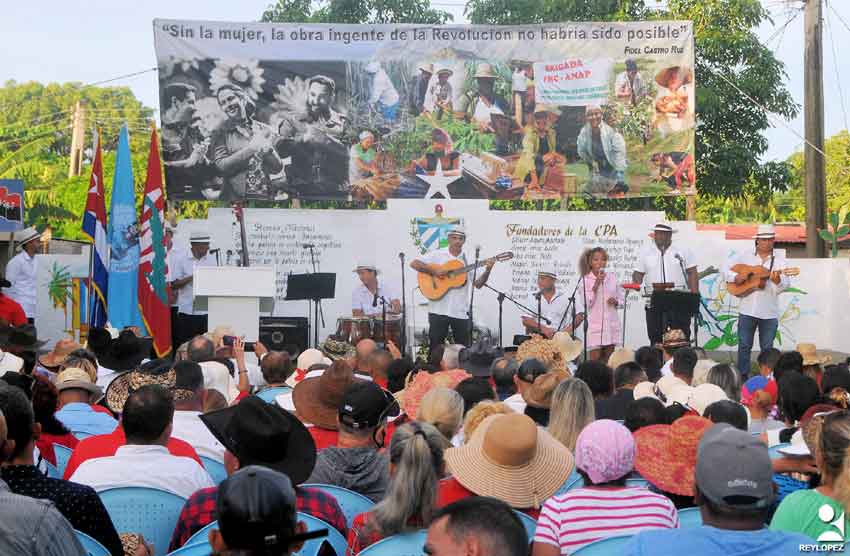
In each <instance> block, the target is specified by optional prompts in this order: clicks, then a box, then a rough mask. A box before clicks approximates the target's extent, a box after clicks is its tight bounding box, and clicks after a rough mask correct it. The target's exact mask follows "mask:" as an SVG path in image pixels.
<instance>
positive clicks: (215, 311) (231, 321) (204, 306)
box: [193, 266, 277, 342]
mask: <svg viewBox="0 0 850 556" xmlns="http://www.w3.org/2000/svg"><path fill="white" fill-rule="evenodd" d="M276 276H277V273H276V272H275V267H273V266H249V267H239V266H196V267H195V272H194V274H193V277H194V278H193V285H194V293H195V300H194V307H195V310H196V311H207V312H208V313H209V314H208V317H207V318H208V324H207V330H213V329H215V327H216V326H230V327H231V328H232V329H233V331H234V332H235V333H236V334H237V335H239V336H245V341H246V342H256V341H257V340H258V339H259V336H260V313H269V314H270V313H271V312H272V310H273V309H274V300H275V294H276V293H277V286H276V283H275V282H276Z"/></svg>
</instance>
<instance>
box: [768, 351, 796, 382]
mask: <svg viewBox="0 0 850 556" xmlns="http://www.w3.org/2000/svg"><path fill="white" fill-rule="evenodd" d="M791 372H794V373H799V374H803V356H802V355H800V353H799V352H797V351H786V352H784V353H782V354H781V355H780V356H779V359H777V360H776V365H775V366H774V367H773V380H775V381H776V384H779V381H780V380H782V377H783V376H785V374H786V373H791Z"/></svg>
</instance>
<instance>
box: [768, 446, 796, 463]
mask: <svg viewBox="0 0 850 556" xmlns="http://www.w3.org/2000/svg"><path fill="white" fill-rule="evenodd" d="M790 445H791V443H790V442H783V443H782V444H777V445H776V446H772V447H770V448H768V449H767V453H769V454H770V459H778V458H784V457H785V456H784V455H783V454H780V453H779V450H780V449H781V448H786V447H788V446H790Z"/></svg>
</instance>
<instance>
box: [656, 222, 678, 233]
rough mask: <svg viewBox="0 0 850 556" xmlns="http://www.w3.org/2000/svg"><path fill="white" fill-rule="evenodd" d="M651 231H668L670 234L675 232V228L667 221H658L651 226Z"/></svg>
mask: <svg viewBox="0 0 850 556" xmlns="http://www.w3.org/2000/svg"><path fill="white" fill-rule="evenodd" d="M652 231H653V232H670V233H671V234H675V233H676V230H675V229H673V226H671V225H670V224H668V223H667V222H659V223H658V224H656V225H655V226H653V227H652Z"/></svg>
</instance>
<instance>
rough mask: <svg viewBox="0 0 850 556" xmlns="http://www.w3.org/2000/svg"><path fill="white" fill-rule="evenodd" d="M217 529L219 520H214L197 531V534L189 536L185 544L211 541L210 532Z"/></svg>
mask: <svg viewBox="0 0 850 556" xmlns="http://www.w3.org/2000/svg"><path fill="white" fill-rule="evenodd" d="M213 529H215V530H216V531H217V530H218V521H213V522H212V523H208V524H207V525H205V526H204V527H202V528H201V529H198V530H197V531H195V534H194V535H192V536H191V537H189V540H187V541H186V542H185V543H184V544H183V546H189V545H190V544H198V543H203V542H209V532H210V531H212V530H213Z"/></svg>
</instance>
